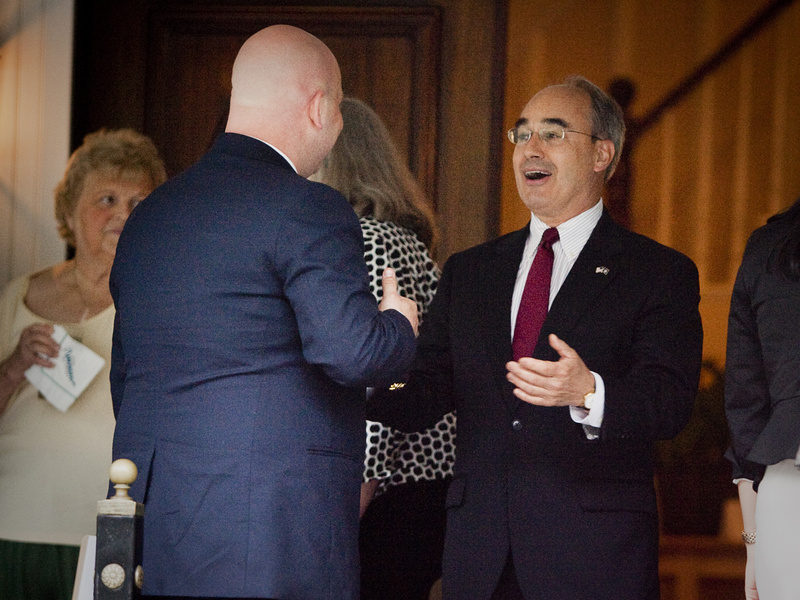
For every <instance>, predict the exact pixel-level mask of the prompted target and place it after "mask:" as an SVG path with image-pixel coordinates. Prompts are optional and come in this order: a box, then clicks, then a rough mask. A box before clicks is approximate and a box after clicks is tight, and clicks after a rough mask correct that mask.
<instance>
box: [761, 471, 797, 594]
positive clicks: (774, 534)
mask: <svg viewBox="0 0 800 600" xmlns="http://www.w3.org/2000/svg"><path fill="white" fill-rule="evenodd" d="M798 506H800V471H798V470H797V469H796V468H795V467H794V461H793V460H792V459H789V460H784V461H782V462H779V463H778V464H777V465H771V466H769V467H767V471H766V474H765V475H764V480H763V481H762V482H761V483H760V485H759V487H758V499H757V500H756V536H757V537H756V587H757V589H758V597H759V599H760V600H796V599H797V597H798V590H800V569H798V568H797V557H798V556H800V513H798V510H797V507H798Z"/></svg>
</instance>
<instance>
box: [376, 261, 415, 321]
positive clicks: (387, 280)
mask: <svg viewBox="0 0 800 600" xmlns="http://www.w3.org/2000/svg"><path fill="white" fill-rule="evenodd" d="M381 287H382V288H383V299H382V300H381V303H380V305H379V306H378V308H379V309H381V310H388V309H390V308H393V309H395V310H396V311H399V312H400V313H402V315H403V316H404V317H405V318H406V319H408V322H409V323H411V327H413V328H414V335H417V326H418V323H419V321H418V318H417V303H416V302H414V301H413V300H409V299H408V298H404V297H403V296H401V295H400V294H399V293H398V292H397V277H396V276H395V274H394V269H388V268H387V269H384V270H383V275H381Z"/></svg>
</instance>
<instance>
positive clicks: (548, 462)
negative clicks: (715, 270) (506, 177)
mask: <svg viewBox="0 0 800 600" xmlns="http://www.w3.org/2000/svg"><path fill="white" fill-rule="evenodd" d="M528 232H529V229H528V228H525V229H523V230H520V231H517V232H514V233H511V234H508V235H506V236H503V237H501V238H499V239H497V240H494V241H492V242H489V243H486V244H483V245H481V246H478V247H475V248H472V249H470V250H467V251H465V252H462V253H460V254H456V255H454V256H453V257H451V259H450V260H449V261H448V262H447V264H446V265H445V267H444V269H443V274H442V279H441V281H440V284H439V289H438V291H437V294H436V297H435V298H434V301H433V303H432V304H431V308H430V311H429V313H428V315H427V316H426V319H425V324H424V326H423V328H422V330H421V332H420V339H419V343H418V353H417V360H416V361H415V364H414V368H413V369H412V373H411V377H410V379H409V381H408V384H407V385H406V386H405V387H404V388H402V389H401V390H397V391H394V392H383V393H381V394H378V395H376V396H375V398H374V402H373V401H372V400H371V401H370V403H369V404H368V415H369V416H370V418H373V417H374V418H376V419H378V420H381V421H383V422H387V423H390V424H394V425H395V426H398V427H400V428H405V429H418V428H420V427H421V426H424V425H425V424H427V423H429V422H430V421H431V420H432V419H433V418H435V415H436V414H438V413H441V412H443V411H446V410H450V409H451V408H453V407H454V408H455V409H456V411H457V414H458V435H457V440H456V465H455V476H454V479H453V483H452V484H451V486H450V490H449V495H448V500H447V503H448V523H447V539H446V547H445V556H444V574H443V593H444V598H445V599H446V600H483V599H488V598H489V597H490V596H491V594H492V591H493V589H494V587H495V585H496V583H497V581H498V578H499V576H500V573H501V571H502V569H503V566H504V564H505V562H506V559H507V556H508V554H509V550H510V551H511V553H512V555H513V560H514V565H515V567H516V573H517V578H518V580H519V583H520V586H521V588H522V590H523V591H524V593H525V597H526V598H527V599H528V600H537V599H541V600H562V599H563V600H575V599H576V598H592V599H593V600H599V599H608V600H621V599H626V598H631V599H634V598H635V599H644V598H647V599H651V598H657V597H658V586H659V584H658V573H657V560H658V558H657V550H658V523H657V512H656V498H655V493H654V489H653V465H652V450H653V442H654V440H656V439H658V438H668V437H671V436H674V435H675V434H677V433H678V432H679V431H680V430H681V428H682V427H683V426H684V425H685V424H686V422H687V421H688V419H689V416H690V414H691V411H692V405H693V401H694V397H695V393H696V390H697V383H698V378H699V372H700V360H701V350H702V326H701V322H700V315H699V312H698V303H699V291H698V275H697V270H696V268H695V267H694V264H693V263H692V262H691V261H690V260H689V259H688V258H686V257H685V256H683V255H681V254H679V253H678V252H676V251H674V250H671V249H668V248H666V247H664V246H661V245H659V244H657V243H655V242H653V241H652V240H649V239H647V238H645V237H643V236H640V235H637V234H634V233H631V232H629V231H627V230H625V229H623V228H621V227H619V226H618V225H616V224H615V223H614V222H613V221H612V219H611V218H610V217H609V216H608V214H607V213H604V214H603V216H602V218H601V220H600V222H599V223H598V225H597V227H596V228H595V230H594V232H593V233H592V235H591V237H590V239H589V240H588V242H587V244H586V246H585V247H584V249H583V251H582V252H581V254H580V256H579V257H578V260H577V262H576V263H575V265H574V266H573V268H572V270H571V272H570V274H569V276H568V277H567V279H566V281H565V282H564V284H563V286H562V288H561V290H560V291H559V293H558V295H557V296H556V298H555V300H554V302H553V304H552V306H551V309H550V312H549V313H548V316H547V319H546V321H545V323H544V326H543V329H542V332H541V337H540V339H539V342H538V345H537V348H536V350H535V353H534V356H535V357H537V358H541V359H546V360H557V358H558V357H557V355H556V353H555V351H553V350H552V348H550V346H549V344H548V342H547V336H548V334H550V333H555V334H557V335H558V336H559V337H560V338H561V339H563V340H564V341H565V342H567V343H568V344H569V345H570V346H572V347H573V348H574V349H575V350H576V351H577V352H578V354H579V355H580V356H581V357H582V358H583V360H584V362H585V363H586V365H587V366H588V367H589V369H591V370H593V371H595V372H597V373H599V374H600V375H601V376H602V377H603V380H604V382H605V389H606V399H605V417H604V419H603V425H602V429H601V432H600V438H599V439H597V440H589V439H587V437H586V435H585V434H584V431H583V428H582V426H581V425H579V424H576V423H575V422H573V421H572V419H571V418H570V413H569V409H568V408H566V407H561V408H543V407H535V406H532V405H529V404H527V403H524V402H522V401H519V400H517V399H516V398H515V397H514V396H513V394H512V389H513V386H512V385H511V384H510V383H509V382H508V381H507V380H506V368H505V363H506V362H507V361H509V360H511V325H510V310H511V296H512V293H513V289H514V282H515V278H516V274H517V269H518V267H519V263H520V260H521V257H522V252H523V247H524V244H525V240H526V238H527V236H528ZM438 399H447V400H448V401H449V402H448V403H447V404H448V405H447V406H444V404H445V402H439V403H438V404H437V400H438Z"/></svg>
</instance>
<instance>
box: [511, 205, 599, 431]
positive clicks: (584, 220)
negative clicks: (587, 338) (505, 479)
mask: <svg viewBox="0 0 800 600" xmlns="http://www.w3.org/2000/svg"><path fill="white" fill-rule="evenodd" d="M602 214H603V200H602V198H601V199H600V200H598V201H597V204H595V205H594V206H593V207H592V208H590V209H588V210H585V211H583V212H582V213H581V214H579V215H578V216H576V217H573V218H571V219H570V220H569V221H565V222H564V223H562V224H561V225H559V226H558V227H557V229H558V241H557V242H556V243H554V244H553V274H552V276H551V278H550V301H549V303H548V309H549V307H550V306H552V304H553V300H554V299H555V297H556V295H557V294H558V291H559V290H560V289H561V286H562V285H563V283H564V281H565V280H566V279H567V275H569V272H570V270H571V269H572V267H573V265H574V264H575V261H577V260H578V255H579V254H580V253H581V250H583V247H584V246H585V245H586V242H587V241H588V240H589V237H590V236H591V235H592V231H594V228H595V226H597V223H598V221H599V220H600V216H601V215H602ZM530 229H531V231H530V235H528V239H527V241H526V242H525V250H524V252H523V253H522V261H521V262H520V264H519V269H518V271H517V281H516V283H515V284H514V295H513V296H512V298H511V339H512V340H513V339H514V328H515V326H516V322H517V313H518V312H519V304H520V301H521V299H522V291H523V290H524V289H525V282H526V281H527V279H528V271H530V269H531V265H532V264H533V259H534V257H535V256H536V251H537V250H538V248H539V243H540V242H541V240H542V234H543V233H544V232H545V230H546V229H549V226H548V225H546V224H545V223H543V222H542V221H541V220H540V219H538V218H537V217H536V215H534V214H533V213H531V227H530ZM592 375H593V376H594V383H595V397H594V403H593V404H592V408H591V410H588V411H587V410H586V409H583V408H579V407H577V406H570V416H571V417H572V420H573V421H575V422H576V423H580V424H581V425H583V429H584V432H585V433H586V437H587V438H589V439H596V438H597V437H599V429H600V425H601V424H602V423H603V408H604V405H605V395H606V394H605V385H604V384H603V378H602V377H600V375H598V374H597V373H595V372H594V371H592Z"/></svg>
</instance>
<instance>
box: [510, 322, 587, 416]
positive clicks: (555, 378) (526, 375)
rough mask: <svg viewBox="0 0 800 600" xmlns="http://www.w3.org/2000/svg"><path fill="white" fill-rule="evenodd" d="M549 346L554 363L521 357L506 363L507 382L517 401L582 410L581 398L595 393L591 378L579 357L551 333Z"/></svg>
mask: <svg viewBox="0 0 800 600" xmlns="http://www.w3.org/2000/svg"><path fill="white" fill-rule="evenodd" d="M548 341H549V342H550V346H551V347H552V348H553V350H555V351H556V352H558V355H559V357H560V358H559V359H558V361H557V362H551V361H548V360H538V359H535V358H530V357H524V358H521V359H520V360H519V362H514V361H511V362H508V363H506V369H508V373H507V375H506V379H508V380H509V381H510V382H511V383H513V384H514V385H515V386H516V388H515V389H514V395H515V396H516V397H517V398H519V399H520V400H524V401H525V402H529V403H530V404H538V405H539V406H570V405H571V406H581V405H582V404H583V397H584V396H585V395H586V394H587V393H588V392H591V391H592V390H594V376H593V375H592V372H591V371H589V369H588V368H587V367H586V365H585V364H584V363H583V360H582V359H581V357H580V356H578V353H577V352H575V350H573V349H572V348H571V347H570V346H569V345H568V344H567V343H566V342H564V341H563V340H561V339H559V338H558V336H556V335H555V334H553V333H551V334H550V337H549V338H548Z"/></svg>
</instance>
